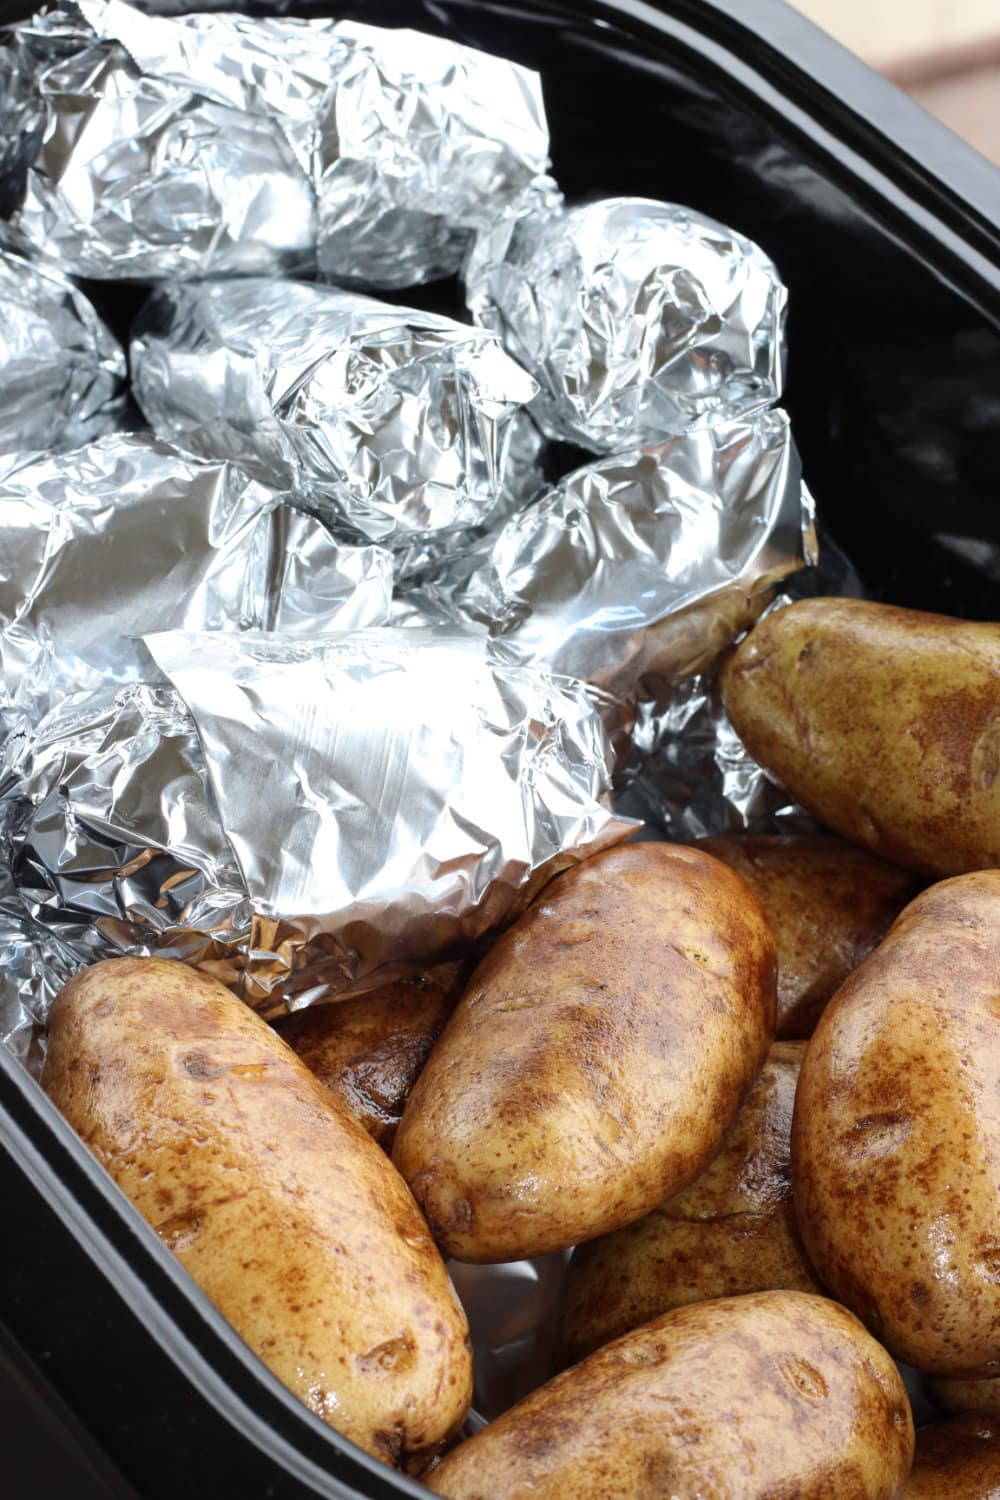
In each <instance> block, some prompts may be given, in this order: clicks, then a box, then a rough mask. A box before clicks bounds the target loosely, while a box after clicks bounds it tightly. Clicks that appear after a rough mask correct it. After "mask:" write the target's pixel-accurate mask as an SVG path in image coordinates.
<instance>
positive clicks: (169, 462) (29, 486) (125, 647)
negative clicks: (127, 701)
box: [0, 433, 392, 738]
mask: <svg viewBox="0 0 1000 1500" xmlns="http://www.w3.org/2000/svg"><path fill="white" fill-rule="evenodd" d="M0 558H2V559H3V564H2V567H0V705H3V704H4V702H6V703H7V705H8V706H9V705H16V706H17V707H18V708H19V709H21V710H23V711H24V712H26V713H28V714H29V716H30V717H35V718H37V717H38V715H39V714H40V713H41V712H42V711H44V709H45V707H46V706H47V705H48V704H49V703H50V702H52V701H53V700H56V699H58V698H59V697H60V696H63V695H65V694H67V693H73V692H75V691H78V690H81V689H85V688H88V687H95V686H99V685H100V684H101V683H103V682H106V681H110V682H114V683H122V682H126V681H130V680H139V679H142V678H143V677H144V676H146V675H148V673H149V671H150V666H151V663H150V658H149V656H148V653H147V652H146V650H145V648H144V646H143V645H142V641H141V639H140V637H141V635H142V633H143V632H144V631H149V630H162V629H167V628H171V627H179V628H187V629H191V630H220V631H234V630H272V629H273V630H282V631H285V632H286V633H288V634H301V635H303V636H308V637H312V636H314V635H316V634H317V633H321V632H324V631H328V630H337V629H340V630H343V629H350V628H353V627H360V626H365V625H379V624H382V623H383V622H384V621H385V620H386V619H387V618H388V613H389V607H390V599H391V594H392V561H391V558H390V557H389V554H388V553H387V552H385V551H384V550H383V549H381V548H378V547H355V546H351V545H348V544H345V543H342V542H339V541H336V540H335V539H334V537H333V536H332V535H331V533H330V532H329V531H328V530H327V528H326V526H325V525H324V524H323V523H322V522H321V521H319V520H317V519H316V518H315V517H313V516H311V515H308V514H305V513H304V512H301V511H298V510H296V509H294V508H292V507H291V506H289V505H286V504H284V503H282V500H281V498H280V496H279V495H277V494H276V493H275V492H274V491H273V490H270V489H268V488H267V487H266V486H265V485H262V484H260V483H258V482H257V481H256V480H254V479H251V478H250V477H249V476H248V475H247V474H245V473H243V471H242V470H240V469H238V468H236V466H235V465H233V464H230V463H218V462H216V463H206V462H202V461H201V460H199V459H196V458H192V457H191V456H190V455H189V454H186V453H181V452H179V451H178V449H176V448H175V447H173V446H172V445H171V444H169V443H166V442H164V441H162V440H161V439H159V438H156V437H153V436H152V435H150V434H147V433H136V434H132V435H125V434H112V435H110V436H106V437H104V438H101V439H99V440H98V441H97V442H95V443H92V444H90V445H88V446H86V447H83V448H80V449H76V450H74V451H73V452H70V453H66V454H41V455H40V454H35V455H29V456H26V457H24V458H23V459H22V460H20V461H18V462H15V463H14V464H13V465H12V466H11V467H9V468H8V469H7V470H6V471H5V472H2V473H0ZM0 738H2V734H0Z"/></svg>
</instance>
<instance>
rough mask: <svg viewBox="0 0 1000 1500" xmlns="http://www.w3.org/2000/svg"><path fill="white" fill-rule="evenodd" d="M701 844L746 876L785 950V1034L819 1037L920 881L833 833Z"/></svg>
mask: <svg viewBox="0 0 1000 1500" xmlns="http://www.w3.org/2000/svg"><path fill="white" fill-rule="evenodd" d="M696 847H697V848H699V849H704V850H705V851H706V852H707V853H708V854H714V855H715V858H716V859H721V860H722V861H723V863H725V864H727V865H728V866H729V867H730V869H732V870H735V871H736V873H737V875H741V876H742V877H743V879H744V880H745V881H746V883H747V885H748V886H749V887H750V889H751V890H752V891H753V893H754V895H755V896H756V897H757V899H758V900H759V902H760V904H761V906H762V907H763V908H764V915H765V916H766V917H767V920H768V922H769V924H770V927H771V932H772V933H773V934H774V943H775V947H776V949H777V952H778V1030H777V1035H778V1039H779V1040H780V1041H784V1040H790V1039H798V1038H801V1037H810V1036H812V1034H813V1032H814V1030H815V1029H816V1022H817V1021H818V1020H819V1018H820V1016H821V1014H822V1012H823V1008H824V1006H825V1005H826V1004H827V1002H828V1001H829V1000H831V999H832V998H833V996H834V995H835V994H836V992H837V990H838V989H839V988H840V986H841V985H842V984H843V982H844V980H845V979H846V978H847V976H848V974H850V973H851V972H852V970H854V969H856V968H857V966H858V964H859V963H860V962H861V960H862V959H863V958H867V957H868V954H869V953H870V952H871V951H872V949H873V948H875V947H877V946H878V944H879V943H880V942H881V941H882V939H883V938H884V937H885V935H886V933H887V932H888V930H889V928H890V927H891V926H892V924H893V922H894V921H895V920H896V918H897V917H898V916H899V913H900V912H901V911H902V909H903V907H904V906H905V905H906V904H907V902H908V901H911V900H912V899H913V897H914V896H915V895H916V894H917V891H918V890H919V888H920V881H919V880H918V879H917V878H916V876H914V875H913V874H911V873H910V872H908V871H905V870H897V869H895V868H894V867H893V866H892V865H887V864H886V863H885V861H884V860H881V859H876V857H875V856H874V855H873V854H868V853H867V852H866V851H865V850H864V849H857V848H855V846H854V845H853V844H849V843H847V842H846V840H845V839H838V838H835V837H833V836H832V835H830V834H808V833H804V834H778V835H773V836H768V835H765V836H763V837H759V838H758V837H755V836H753V835H751V834H729V835H727V836H725V837H720V838H710V839H699V841H698V844H697V846H696Z"/></svg>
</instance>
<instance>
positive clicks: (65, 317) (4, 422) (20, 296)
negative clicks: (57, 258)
mask: <svg viewBox="0 0 1000 1500" xmlns="http://www.w3.org/2000/svg"><path fill="white" fill-rule="evenodd" d="M0 387H2V390H3V400H2V403H0V453H13V452H17V451H18V450H22V451H25V450H29V449H33V448H53V447H55V448H73V447H76V446H77V445H78V444H80V443H86V442H89V441H90V439H92V438H96V437H99V436H100V434H101V433H103V432H110V431H112V430H114V429H115V428H118V427H121V426H122V424H123V420H124V415H125V399H126V385H125V355H124V353H123V352H122V350H121V348H120V347H119V345H118V343H117V341H116V340H115V339H114V338H113V337H112V335H111V332H110V330H109V329H107V328H106V327H105V325H104V324H103V323H102V322H101V320H100V318H99V317H98V316H97V313H96V312H95V311H94V309H93V307H92V306H91V304H90V303H89V302H88V301H87V299H86V297H85V296H84V295H83V293H82V292H80V291H78V290H77V289H76V287H75V286H74V285H73V283H72V282H71V281H68V280H67V279H66V277H65V276H61V275H60V274H59V272H58V271H56V270H53V269H51V268H50V267H43V266H39V265H33V264H32V263H31V262H30V261H29V260H27V259H25V258H24V257H23V256H21V255H15V254H12V253H10V252H8V251H5V250H0Z"/></svg>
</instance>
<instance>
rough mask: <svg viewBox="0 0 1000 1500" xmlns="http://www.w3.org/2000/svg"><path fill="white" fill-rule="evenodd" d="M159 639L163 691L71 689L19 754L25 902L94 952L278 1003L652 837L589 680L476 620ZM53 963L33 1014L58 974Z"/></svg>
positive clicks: (411, 950)
mask: <svg viewBox="0 0 1000 1500" xmlns="http://www.w3.org/2000/svg"><path fill="white" fill-rule="evenodd" d="M146 639H147V645H148V647H149V649H150V651H151V653H152V655H153V657H154V658H155V660H156V662H157V664H158V665H159V667H160V668H161V669H162V670H163V672H164V674H165V676H166V678H167V679H169V681H167V682H165V683H160V684H157V683H133V684H128V685H126V686H124V687H118V688H117V689H115V688H114V687H113V685H110V684H105V685H104V686H103V687H102V688H100V689H97V690H95V691H94V692H92V693H89V694H88V693H83V694H77V695H75V697H73V698H70V699H67V700H65V701H64V702H62V703H60V704H59V705H58V706H57V707H55V708H53V709H52V710H51V711H50V712H49V713H48V714H47V715H46V716H45V717H43V719H42V720H41V722H40V723H39V724H38V725H37V726H35V727H34V728H32V727H31V726H29V725H21V726H19V727H17V728H15V729H14V730H13V731H12V733H11V734H10V735H9V737H8V739H7V742H6V744H5V746H4V749H3V753H2V760H0V826H3V827H4V828H5V834H4V843H5V853H4V855H3V856H0V858H4V857H5V858H6V860H7V862H8V864H9V866H10V868H11V870H12V873H13V878H14V885H15V892H14V899H15V900H16V903H17V909H18V910H19V911H20V912H21V913H22V915H23V918H24V920H25V922H26V923H28V924H34V928H33V930H34V931H35V932H37V931H38V930H39V928H44V929H45V930H46V933H47V935H50V936H54V937H55V938H57V939H58V940H59V942H60V944H61V945H62V950H63V952H66V951H69V952H72V953H75V954H76V955H77V958H78V961H79V963H80V964H83V963H89V962H93V961H95V960H96V959H97V958H99V957H107V956H111V955H114V954H117V953H151V952H156V953H159V954H166V955H168V956H171V957H174V958H179V959H183V960H184V961H186V962H188V963H195V964H197V965H198V966H200V967H203V968H205V969H207V970H208V971H209V972H211V973H213V974H216V975H217V976H218V977H220V978H221V979H223V981H224V982H226V983H227V984H230V985H232V986H233V987H234V988H235V989H236V990H237V991H238V992H239V993H240V994H242V995H243V997H244V998H245V999H246V1000H247V1001H248V1002H249V1003H250V1004H252V1005H254V1006H255V1007H256V1008H257V1009H259V1010H260V1011H262V1012H263V1013H264V1014H266V1015H274V1014H278V1013H280V1012H281V1011H282V1010H283V1009H285V1008H296V1007H298V1006H301V1005H305V1004H308V1003H311V1002H312V1001H314V1000H316V999H319V998H333V997H336V996H337V995H340V994H344V993H347V992H348V991H349V990H357V989H364V988H366V987H367V986H368V985H369V984H373V983H377V982H380V981H381V979H383V978H387V977H389V978H391V977H393V976H394V975H395V974H396V973H401V972H405V970H406V969H407V967H411V966H413V965H419V964H421V963H425V962H428V961H433V960H435V959H437V958H438V957H445V956H448V955H450V954H452V953H459V952H462V951H467V950H469V949H470V948H474V947H475V945H476V944H477V943H478V942H479V941H480V940H481V939H482V938H484V937H485V936H486V935H488V934H489V933H491V932H493V931H495V930H496V929H498V928H500V927H502V926H503V925H504V924H505V923H507V922H508V921H510V920H511V919H512V918H513V917H514V916H515V915H516V914H517V912H519V911H520V910H521V909H522V908H523V906H524V905H525V904H526V902H527V901H528V900H529V899H530V897H531V896H532V895H533V894H534V893H535V891H537V890H538V889H539V887H540V886H541V885H542V884H544V882H545V881H546V880H548V879H550V878H551V877H552V876H553V875H555V874H556V873H558V871H559V870H560V869H562V868H564V867H565V866H566V865H568V864H570V863H572V862H573V861H575V860H577V859H580V858H583V857H585V856H586V855H587V854H589V853H592V852H594V851H596V850H597V849H599V848H603V847H605V846H606V845H608V844H611V843H615V842H617V841H620V840H621V839H623V838H626V837H628V836H629V835H630V834H631V833H632V832H633V831H634V827H635V825H634V824H633V823H631V822H630V821H628V820H626V819H623V818H620V817H617V816H616V815H615V814H613V813H612V812H611V810H610V799H609V796H608V792H609V785H610V765H609V754H610V752H609V747H608V744H607V741H606V738H605V736H604V733H603V731H602V728H601V724H600V721H599V719H598V717H597V715H596V714H595V712H594V710H593V708H592V707H591V704H590V702H589V699H588V697H587V695H586V692H585V691H584V689H583V688H582V687H581V686H580V685H579V684H577V683H574V682H571V681H568V680H565V679H560V678H556V677H553V676H552V675H551V674H550V673H548V672H547V671H546V670H544V669H543V668H540V667H534V666H526V665H524V664H522V663H519V662H516V661H512V660H510V659H509V658H508V656H507V654H506V653H505V652H504V651H503V650H502V648H498V647H496V646H494V645H493V644H491V643H490V642H488V641H487V639H486V637H485V635H484V634H483V633H482V632H481V631H471V630H466V631H464V632H456V631H450V632H420V631H410V630H407V631H400V630H392V629H374V630H362V631H356V632H349V633H343V634H335V635H330V636H327V637H325V638H323V639H320V640H315V641H305V640H299V639H296V638H289V637H282V636H278V635H273V634H272V635H264V634H259V635H250V634H247V635H241V636H231V635H230V636H224V635H221V634H219V633H214V634H196V633H188V632H183V631H172V632H166V633H161V634H157V635H153V636H149V637H147V638H146ZM7 904H8V905H9V904H10V903H9V901H8V903H7ZM22 948H23V943H22ZM0 956H2V954H0ZM33 964H34V974H35V979H36V982H37V981H39V976H41V980H40V982H41V985H42V988H41V991H40V992H39V994H38V995H37V996H36V998H35V1000H34V1001H33V1002H32V1005H33V1009H32V1010H31V1012H30V1019H33V1020H38V1019H40V1018H41V1019H43V1018H44V1013H45V1008H46V1005H47V1004H48V1003H49V1002H50V1000H51V998H52V997H53V995H54V993H55V991H56V990H57V988H58V983H59V982H61V979H62V977H64V969H60V970H59V972H54V971H50V970H49V969H48V968H47V964H46V953H45V950H44V946H43V947H41V948H39V947H38V946H37V945H36V948H35V953H34V958H33ZM2 972H3V966H2V964H0V973H2ZM24 972H25V959H24V956H23V952H22V957H21V959H20V961H19V964H18V966H17V971H16V973H15V976H14V978H13V980H12V981H11V982H10V983H8V981H6V980H3V981H0V983H2V984H3V986H4V991H3V1001H2V1009H3V1015H4V1017H5V1019H4V1020H3V1025H4V1027H5V1029H6V1031H7V1033H8V1034H12V1033H13V1032H15V1031H16V1030H17V1029H18V1027H19V1026H24V1025H26V1024H27V1023H28V1017H27V1015H26V1013H25V1011H24V1006H25V998H24V989H23V986H22V984H21V983H20V981H19V980H18V978H17V974H18V973H19V974H22V975H23V974H24ZM373 976H376V977H373ZM12 990H13V993H12V992H11V991H12Z"/></svg>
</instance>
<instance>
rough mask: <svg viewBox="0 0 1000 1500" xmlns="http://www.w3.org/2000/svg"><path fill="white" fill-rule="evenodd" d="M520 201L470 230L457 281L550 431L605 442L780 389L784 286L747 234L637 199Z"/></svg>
mask: <svg viewBox="0 0 1000 1500" xmlns="http://www.w3.org/2000/svg"><path fill="white" fill-rule="evenodd" d="M524 208H525V205H524V204H521V205H518V207H517V209H516V210H515V211H512V212H509V213H508V214H499V215H497V217H496V219H495V221H493V223H492V224H491V225H490V226H489V227H487V228H486V229H485V230H484V231H483V232H482V233H481V234H480V236H479V237H478V240H477V243H476V245H475V247H474V249H473V251H472V253H471V255H470V257H469V261H468V264H467V266H466V272H465V275H466V287H467V294H468V300H469V306H470V308H471V309H472V312H473V314H474V316H475V317H476V319H477V321H479V322H481V323H484V324H485V325H486V326H487V327H489V328H494V329H496V330H497V331H498V332H500V333H501V334H502V335H503V338H504V342H505V344H506V346H507V348H508V349H509V350H510V352H511V354H513V356H514V357H515V359H517V360H519V361H520V362H521V364H523V365H524V366H525V368H526V369H528V370H530V371H531V373H532V374H533V375H534V376H535V378H536V379H537V380H538V382H539V385H540V387H541V390H540V394H539V396H538V398H537V400H536V402H535V405H534V408H533V410H534V412H535V414H536V416H537V418H538V421H539V422H540V423H541V425H542V427H543V428H544V429H545V430H546V431H547V432H548V433H549V435H550V436H552V437H559V438H566V439H569V440H570V441H572V442H577V443H580V444H582V445H583V446H584V447H586V448H592V449H594V450H595V451H597V452H615V451H618V450H620V449H622V448H627V447H631V446H633V445H635V444H647V443H656V442H660V441H662V440H663V439H664V438H668V437H671V436H674V435H675V434H677V433H679V432H683V431H684V430H685V429H686V428H688V427H689V426H691V424H692V423H695V422H698V421H700V420H702V419H703V418H706V417H709V416H711V417H713V418H730V417H734V416H739V415H744V414H746V413H748V412H752V411H754V410H756V409H758V408H760V407H764V406H767V405H769V404H770V403H771V402H772V401H775V400H777V398H778V397H779V396H780V395H781V389H782V362H783V319H784V308H785V289H784V287H783V286H782V284H781V281H780V279H779V277H778V273H777V271H776V269H775V267H774V265H773V264H772V262H771V261H770V260H769V259H768V257H767V256H766V255H765V254H764V252H763V251H762V250H760V249H759V248H758V246H756V245H755V244H753V243H752V242H751V241H750V240H748V239H745V238H744V237H743V236H742V235H740V234H737V233H736V232H735V230H732V229H727V228H725V226H723V225H721V224H718V223H716V222H715V220H713V219H708V218H705V217H704V216H703V215H701V214H698V213H695V212H694V210H692V209H689V208H682V207H680V206H678V205H677V204H672V203H657V202H654V201H652V200H651V199H647V198H608V199H604V200H602V201H601V202H598V203H591V204H587V205H584V206H583V207H578V208H570V209H566V208H562V207H561V206H560V205H559V202H558V199H556V198H555V197H552V196H549V197H546V196H545V195H540V196H539V197H538V199H537V200H536V202H535V204H534V209H535V211H534V212H526V211H524Z"/></svg>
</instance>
